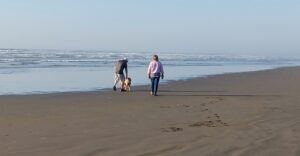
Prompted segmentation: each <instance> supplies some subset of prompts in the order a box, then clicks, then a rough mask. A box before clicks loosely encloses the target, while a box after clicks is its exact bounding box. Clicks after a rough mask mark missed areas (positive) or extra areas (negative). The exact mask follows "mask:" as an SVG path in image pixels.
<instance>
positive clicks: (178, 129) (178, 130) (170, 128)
mask: <svg viewBox="0 0 300 156" xmlns="http://www.w3.org/2000/svg"><path fill="white" fill-rule="evenodd" d="M161 130H162V132H180V131H183V128H179V127H168V128H162V129H161Z"/></svg>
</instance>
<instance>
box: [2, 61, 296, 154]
mask: <svg viewBox="0 0 300 156" xmlns="http://www.w3.org/2000/svg"><path fill="white" fill-rule="evenodd" d="M0 155H1V156H54V155H55V156H199V155H201V156H208V155H213V156H219V155H220V156H226V155H229V156H232V155H243V156H244V155H245V156H253V155H258V156H269V155H270V156H283V155H284V156H285V155H289V156H292V155H295V156H297V155H300V67H291V68H282V69H275V70H266V71H258V72H247V73H237V74H225V75H217V76H211V77H207V78H197V79H191V80H187V81H176V82H171V83H168V84H164V85H161V86H160V92H159V96H157V97H152V96H150V93H149V90H148V87H147V86H140V87H133V88H132V92H128V93H120V92H112V91H108V92H84V93H58V94H45V95H26V96H0Z"/></svg>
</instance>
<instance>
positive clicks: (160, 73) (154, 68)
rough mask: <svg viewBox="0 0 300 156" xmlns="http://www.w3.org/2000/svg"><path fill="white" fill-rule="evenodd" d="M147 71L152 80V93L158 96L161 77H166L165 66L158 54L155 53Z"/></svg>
mask: <svg viewBox="0 0 300 156" xmlns="http://www.w3.org/2000/svg"><path fill="white" fill-rule="evenodd" d="M147 73H148V77H149V79H150V80H151V95H154V96H157V89H158V84H159V79H160V78H161V79H164V68H163V65H162V63H161V62H160V61H159V59H158V56H157V55H153V57H152V61H151V62H150V64H149V67H148V72H147Z"/></svg>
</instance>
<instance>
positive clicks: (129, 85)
mask: <svg viewBox="0 0 300 156" xmlns="http://www.w3.org/2000/svg"><path fill="white" fill-rule="evenodd" d="M124 84H125V86H124V87H125V88H124V89H125V90H126V91H130V90H131V78H130V77H129V78H127V79H126V80H125V82H124Z"/></svg>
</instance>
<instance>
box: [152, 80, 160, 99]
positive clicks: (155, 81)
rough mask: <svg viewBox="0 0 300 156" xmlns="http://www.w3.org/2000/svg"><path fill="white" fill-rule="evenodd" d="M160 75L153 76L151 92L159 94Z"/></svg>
mask: <svg viewBox="0 0 300 156" xmlns="http://www.w3.org/2000/svg"><path fill="white" fill-rule="evenodd" d="M159 79H160V77H151V92H152V93H153V94H154V95H157V89H158V83H159Z"/></svg>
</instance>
